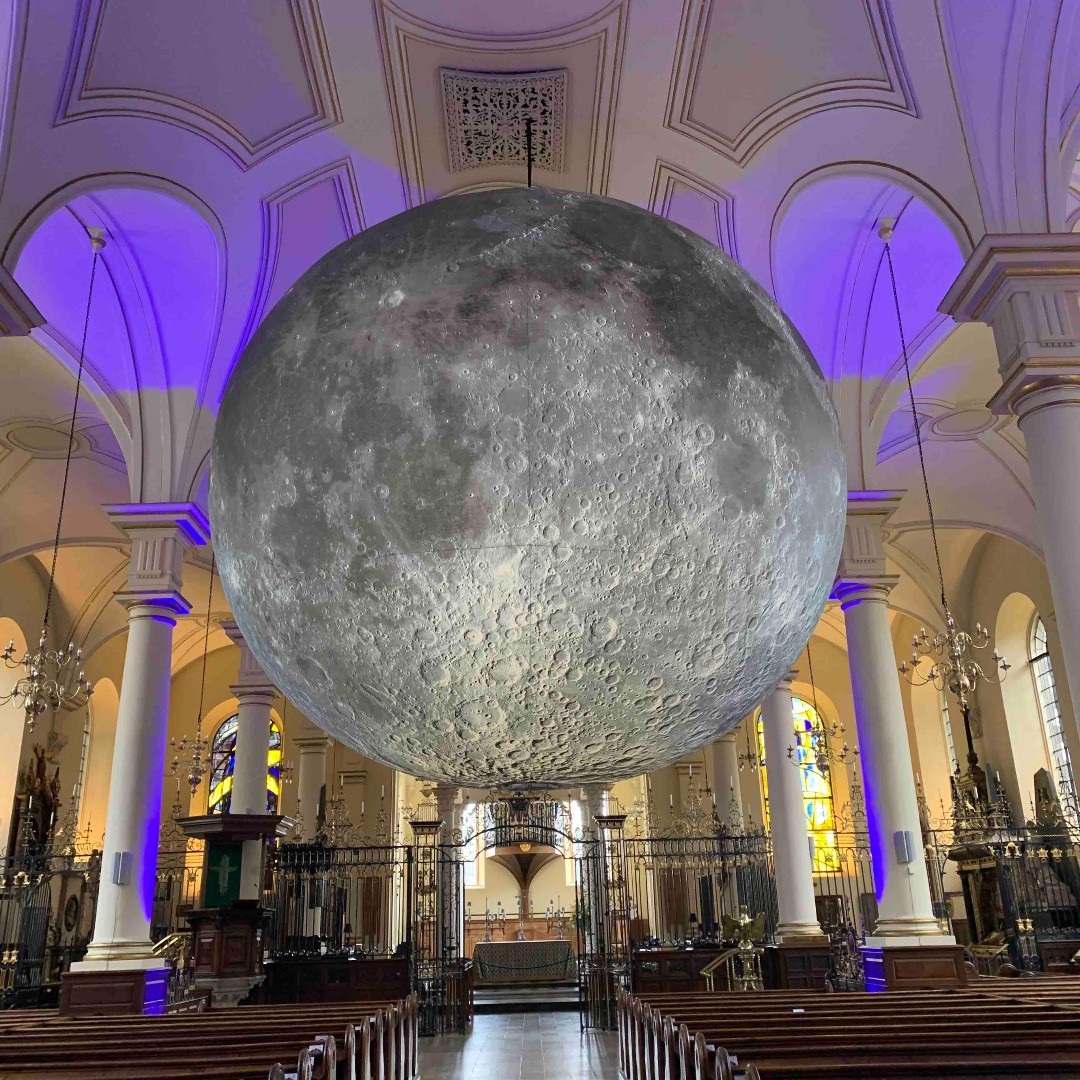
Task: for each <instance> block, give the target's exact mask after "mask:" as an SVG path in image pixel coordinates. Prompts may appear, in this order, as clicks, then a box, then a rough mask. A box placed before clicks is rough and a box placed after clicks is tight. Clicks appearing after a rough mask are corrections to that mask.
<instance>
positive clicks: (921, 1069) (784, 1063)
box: [618, 977, 1080, 1080]
mask: <svg viewBox="0 0 1080 1080" xmlns="http://www.w3.org/2000/svg"><path fill="white" fill-rule="evenodd" d="M994 981H995V983H1004V982H1007V983H1009V984H1010V985H1009V987H1008V988H1005V987H1001V986H999V985H995V986H994V988H993V989H992V990H991V991H990V992H989V993H987V994H983V993H981V992H980V991H981V990H982V989H983V987H982V985H981V984H982V982H984V980H979V985H978V989H969V990H965V989H958V990H937V991H934V990H926V991H921V990H914V991H892V992H889V993H886V994H872V995H868V994H825V993H819V992H806V991H765V992H761V993H718V994H705V993H684V994H641V995H637V996H631V995H628V994H620V995H619V998H618V1017H619V1065H620V1072H621V1074H622V1075H623V1076H625V1077H628V1078H633V1080H730V1078H731V1077H733V1076H741V1075H744V1074H745V1075H752V1070H751V1069H750V1068H749V1065H750V1063H751V1062H752V1063H753V1065H754V1066H756V1068H757V1070H760V1074H761V1076H762V1077H763V1078H764V1080H797V1078H801V1077H818V1078H825V1077H829V1078H832V1077H837V1078H845V1077H851V1078H856V1077H859V1078H870V1077H873V1078H874V1080H891V1078H893V1077H897V1078H899V1077H934V1078H935V1080H941V1078H945V1077H962V1076H999V1077H1005V1076H1011V1077H1016V1078H1020V1077H1024V1078H1027V1077H1051V1076H1067V1075H1071V1076H1077V1075H1080V987H1078V986H1077V985H1076V980H1074V979H1071V978H1069V977H1063V978H1062V979H1061V980H1047V981H1046V982H1045V983H1043V981H1042V980H1041V979H1026V980H1016V979H1010V980H994ZM1018 983H1019V985H1018ZM1070 984H1071V985H1070ZM997 1046H1000V1047H1002V1049H1001V1050H1000V1051H999V1050H997V1049H994V1048H995V1047H997Z"/></svg>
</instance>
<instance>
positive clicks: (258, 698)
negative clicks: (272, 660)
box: [229, 682, 277, 709]
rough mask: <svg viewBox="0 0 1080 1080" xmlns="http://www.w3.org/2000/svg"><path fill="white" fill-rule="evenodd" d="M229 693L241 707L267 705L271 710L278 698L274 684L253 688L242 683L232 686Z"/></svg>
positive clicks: (248, 684) (264, 684)
mask: <svg viewBox="0 0 1080 1080" xmlns="http://www.w3.org/2000/svg"><path fill="white" fill-rule="evenodd" d="M229 693H230V694H232V696H233V697H234V698H236V700H237V701H238V702H239V703H240V704H241V705H249V704H250V705H265V706H266V707H267V708H268V709H269V708H270V707H271V706H272V705H273V704H274V699H275V698H276V697H277V687H276V686H274V685H273V684H272V683H263V684H261V685H258V686H252V685H251V684H250V683H244V682H241V683H237V684H236V685H235V686H230V687H229Z"/></svg>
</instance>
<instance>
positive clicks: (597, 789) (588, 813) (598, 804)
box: [581, 783, 611, 836]
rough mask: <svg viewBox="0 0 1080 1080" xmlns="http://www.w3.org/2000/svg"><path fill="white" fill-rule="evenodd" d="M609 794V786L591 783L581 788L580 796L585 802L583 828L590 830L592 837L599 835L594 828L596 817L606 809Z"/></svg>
mask: <svg viewBox="0 0 1080 1080" xmlns="http://www.w3.org/2000/svg"><path fill="white" fill-rule="evenodd" d="M610 792H611V785H610V784H596V783H593V784H583V785H582V786H581V795H582V798H583V799H584V801H585V827H586V828H587V829H591V830H592V832H593V835H594V836H599V835H600V834H599V832H598V831H597V827H596V817H597V815H598V814H603V813H604V811H605V810H606V809H607V803H608V795H609V793H610Z"/></svg>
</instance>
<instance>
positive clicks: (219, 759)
mask: <svg viewBox="0 0 1080 1080" xmlns="http://www.w3.org/2000/svg"><path fill="white" fill-rule="evenodd" d="M238 719H239V718H238V717H237V715H236V713H233V715H232V716H230V717H229V718H228V720H226V721H224V723H222V725H221V727H219V728H218V729H217V733H216V734H215V735H214V741H213V743H212V744H211V746H210V813H211V814H227V813H228V812H229V807H230V806H231V805H232V786H233V770H234V769H235V768H236V725H237V721H238ZM280 797H281V730H280V729H279V728H278V726H277V723H276V721H274V720H273V719H271V721H270V741H269V744H268V748H267V753H266V812H267V813H268V814H276V813H277V808H278V800H279V798H280Z"/></svg>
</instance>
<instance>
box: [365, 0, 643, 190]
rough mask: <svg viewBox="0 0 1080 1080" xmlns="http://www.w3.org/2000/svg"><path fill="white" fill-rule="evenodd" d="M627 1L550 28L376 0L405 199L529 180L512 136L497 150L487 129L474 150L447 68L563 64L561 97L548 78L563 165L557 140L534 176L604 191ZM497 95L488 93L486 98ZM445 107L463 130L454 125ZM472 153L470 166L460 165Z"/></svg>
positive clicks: (503, 71) (495, 78) (472, 70)
mask: <svg viewBox="0 0 1080 1080" xmlns="http://www.w3.org/2000/svg"><path fill="white" fill-rule="evenodd" d="M626 7H627V0H611V2H609V3H607V4H606V5H605V6H604V7H603V8H601V9H600V10H599V11H598V12H596V13H595V14H592V15H589V16H587V17H586V18H583V19H581V20H579V21H577V22H572V23H570V24H568V25H566V26H562V27H558V28H555V29H552V30H544V31H536V32H522V33H503V34H499V33H490V32H489V33H487V34H481V33H479V32H472V31H467V30H458V29H452V28H449V27H446V26H443V25H439V24H437V23H435V22H431V21H428V20H426V19H423V18H421V17H420V16H419V15H415V14H412V13H410V12H408V11H406V10H405V9H404V8H403V7H400V6H399V5H398V4H395V3H393V2H392V0H376V13H377V17H378V22H379V29H380V34H381V38H380V44H381V47H382V51H383V67H384V70H385V73H386V82H387V86H388V88H389V93H390V107H391V115H392V118H393V123H394V134H395V138H396V141H397V148H398V160H399V164H400V171H401V178H402V189H403V192H404V196H405V201H406V203H407V204H408V205H409V206H416V205H418V204H420V203H422V202H426V201H427V200H429V199H433V198H438V197H439V196H442V195H446V194H449V193H451V192H455V191H461V190H463V189H465V190H472V189H475V188H484V187H492V186H501V185H503V184H515V183H524V182H525V170H524V167H523V161H524V157H523V155H518V156H515V155H512V154H510V153H509V151H508V150H507V147H506V145H504V146H502V147H501V148H500V149H499V150H498V152H496V151H494V150H493V149H491V146H490V142H491V140H490V138H488V139H487V141H486V142H485V145H484V146H483V147H480V148H479V149H478V150H477V151H476V152H474V151H473V150H470V149H469V148H468V147H466V146H465V145H464V142H466V141H467V140H463V137H462V136H463V131H464V127H463V123H464V120H465V118H464V116H463V115H462V113H461V109H460V106H459V105H457V104H454V98H453V93H452V94H451V98H450V99H446V98H445V91H444V80H443V72H444V70H449V71H452V72H459V73H468V74H469V75H470V76H471V77H472V78H473V79H474V80H475V79H478V78H479V77H480V76H485V75H486V76H489V77H490V82H489V84H488V85H489V87H491V86H494V85H495V84H496V83H497V82H499V81H501V80H505V79H506V77H507V76H521V75H523V74H529V73H532V74H533V75H535V74H538V73H545V74H549V75H552V74H555V73H556V72H561V73H562V77H563V89H562V92H561V101H559V100H558V99H559V96H560V95H559V92H558V88H557V86H552V87H551V91H552V92H551V104H552V106H553V108H556V109H561V110H562V111H563V114H564V122H563V123H562V125H560V127H561V130H562V132H563V134H564V138H563V143H562V151H561V169H560V168H559V167H558V166H559V165H560V156H559V155H558V154H557V153H554V148H553V156H551V157H550V158H548V159H547V160H545V161H543V162H541V161H539V160H538V161H537V162H536V171H537V180H538V182H540V183H541V184H543V183H545V182H547V183H551V184H555V185H557V186H558V187H560V188H566V189H570V190H578V191H592V192H596V193H598V194H603V193H604V192H605V191H606V190H607V184H608V177H609V174H610V169H611V149H612V138H613V132H614V124H615V108H616V104H617V100H618V92H619V78H620V73H621V67H622V56H623V39H624V35H625V28H626ZM510 85H511V86H512V85H513V81H512V79H511V82H510ZM459 89H460V87H457V86H455V87H454V88H453V91H455V92H456V91H457V90H459ZM519 89H520V88H519ZM485 93H489V92H488V91H485ZM491 104H492V102H491V100H490V95H489V100H488V102H487V103H486V105H485V107H487V106H489V105H491ZM492 111H494V110H492ZM448 112H449V113H450V114H451V123H452V124H454V125H457V127H456V131H455V130H453V129H452V130H450V131H449V132H448V130H447V116H448ZM489 127H490V125H489ZM504 127H505V125H504ZM512 134H513V132H508V131H507V130H503V131H502V133H501V135H500V136H499V138H501V139H502V140H503V142H504V143H506V142H507V140H508V138H509V136H510V135H512ZM552 134H554V125H553V128H552ZM543 137H544V136H543V135H541V138H543ZM455 146H456V148H455ZM455 154H456V155H457V156H456V164H457V165H458V168H455V167H454V166H455ZM482 159H483V160H482ZM466 162H467V163H468V164H467V170H468V171H467V172H466V171H463V170H462V167H463V166H465V165H466ZM545 177H546V178H547V179H546V181H545ZM463 181H464V184H463Z"/></svg>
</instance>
